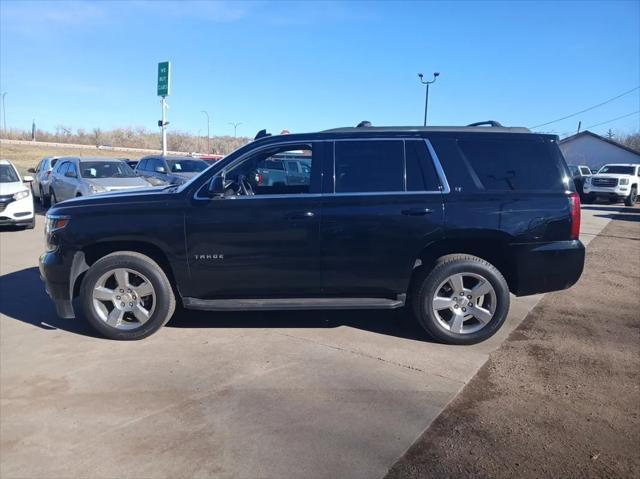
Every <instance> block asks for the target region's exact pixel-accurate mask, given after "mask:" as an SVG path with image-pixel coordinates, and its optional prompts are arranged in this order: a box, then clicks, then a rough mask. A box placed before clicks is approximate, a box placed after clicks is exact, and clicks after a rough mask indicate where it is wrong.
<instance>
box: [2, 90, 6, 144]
mask: <svg viewBox="0 0 640 479" xmlns="http://www.w3.org/2000/svg"><path fill="white" fill-rule="evenodd" d="M5 96H7V92H6V91H4V92H2V121H3V124H4V127H3V130H2V131H3V133H4V136H5V138H6V137H7V110H6V108H5V106H4V97H5Z"/></svg>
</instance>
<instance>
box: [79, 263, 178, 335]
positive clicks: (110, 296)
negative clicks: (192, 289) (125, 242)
mask: <svg viewBox="0 0 640 479" xmlns="http://www.w3.org/2000/svg"><path fill="white" fill-rule="evenodd" d="M80 299H81V302H82V310H83V312H84V315H85V317H86V318H87V320H88V321H89V323H90V324H91V326H93V327H94V328H95V329H96V330H97V331H98V332H99V333H101V334H103V335H104V336H106V337H108V338H110V339H118V340H134V339H142V338H145V337H147V336H150V335H151V334H153V333H155V332H156V331H157V330H159V329H160V328H161V327H162V326H164V325H165V324H166V323H167V321H169V319H170V318H171V316H172V315H173V312H174V311H175V307H176V301H175V296H174V294H173V290H172V289H171V284H170V283H169V280H168V279H167V275H166V274H165V273H164V271H163V270H162V268H160V266H158V264H157V263H156V262H155V261H153V260H152V259H151V258H149V257H148V256H145V255H143V254H140V253H136V252H132V251H122V252H117V253H112V254H109V255H107V256H104V257H103V258H101V259H99V260H98V261H96V262H95V263H94V264H93V265H92V266H91V268H89V271H87V273H86V275H85V277H84V279H83V280H82V287H81V290H80Z"/></svg>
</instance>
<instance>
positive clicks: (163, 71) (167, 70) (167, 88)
mask: <svg viewBox="0 0 640 479" xmlns="http://www.w3.org/2000/svg"><path fill="white" fill-rule="evenodd" d="M170 93H171V63H170V62H161V63H158V96H169V95H170Z"/></svg>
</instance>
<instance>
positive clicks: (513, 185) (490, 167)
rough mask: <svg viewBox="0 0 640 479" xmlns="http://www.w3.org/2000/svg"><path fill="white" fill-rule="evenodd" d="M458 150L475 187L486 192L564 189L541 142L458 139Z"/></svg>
mask: <svg viewBox="0 0 640 479" xmlns="http://www.w3.org/2000/svg"><path fill="white" fill-rule="evenodd" d="M458 146H459V148H460V150H461V152H462V153H463V154H464V157H465V158H466V160H467V162H468V164H469V166H470V167H471V169H472V170H473V171H472V174H475V177H476V179H477V181H478V182H479V186H481V187H484V188H485V189H487V190H494V191H495V190H503V191H504V190H506V191H513V190H550V189H564V186H563V183H562V177H563V175H562V173H561V170H560V168H559V165H558V164H557V162H556V161H555V160H554V159H553V157H552V156H551V155H550V152H549V148H548V146H547V145H546V144H545V143H544V142H542V141H536V140H524V139H505V138H496V139H493V138H481V139H462V140H458Z"/></svg>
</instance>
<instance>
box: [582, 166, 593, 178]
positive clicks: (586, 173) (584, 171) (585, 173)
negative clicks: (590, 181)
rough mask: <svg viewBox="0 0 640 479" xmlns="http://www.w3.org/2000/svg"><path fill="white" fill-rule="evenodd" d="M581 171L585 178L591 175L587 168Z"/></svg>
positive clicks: (584, 167)
mask: <svg viewBox="0 0 640 479" xmlns="http://www.w3.org/2000/svg"><path fill="white" fill-rule="evenodd" d="M580 171H581V172H582V175H583V176H588V175H590V174H591V170H590V169H589V168H587V167H586V166H583V167H582V168H580Z"/></svg>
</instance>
